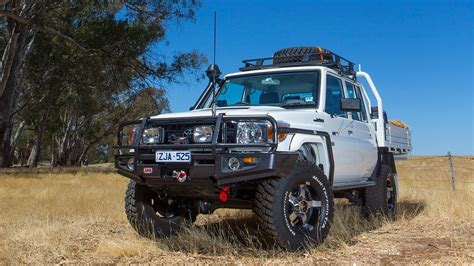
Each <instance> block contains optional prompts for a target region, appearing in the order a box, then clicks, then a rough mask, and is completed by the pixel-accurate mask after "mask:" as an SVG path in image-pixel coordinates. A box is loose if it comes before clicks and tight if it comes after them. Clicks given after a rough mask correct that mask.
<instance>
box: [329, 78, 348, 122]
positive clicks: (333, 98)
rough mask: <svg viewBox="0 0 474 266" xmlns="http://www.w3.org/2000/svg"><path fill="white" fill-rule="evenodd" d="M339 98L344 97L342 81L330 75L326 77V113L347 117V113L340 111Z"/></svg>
mask: <svg viewBox="0 0 474 266" xmlns="http://www.w3.org/2000/svg"><path fill="white" fill-rule="evenodd" d="M341 98H344V93H343V89H342V81H341V80H340V79H338V78H336V77H333V76H331V75H327V77H326V108H325V111H326V113H328V114H332V115H337V116H342V117H347V113H346V112H343V111H341Z"/></svg>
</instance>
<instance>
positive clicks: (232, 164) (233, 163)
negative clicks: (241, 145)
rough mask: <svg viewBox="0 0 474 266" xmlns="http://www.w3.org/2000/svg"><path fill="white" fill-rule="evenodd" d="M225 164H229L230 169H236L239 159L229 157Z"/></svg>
mask: <svg viewBox="0 0 474 266" xmlns="http://www.w3.org/2000/svg"><path fill="white" fill-rule="evenodd" d="M227 165H228V166H229V169H230V170H232V171H237V170H239V168H240V160H239V159H238V158H235V157H231V158H230V159H229V162H228V163H227Z"/></svg>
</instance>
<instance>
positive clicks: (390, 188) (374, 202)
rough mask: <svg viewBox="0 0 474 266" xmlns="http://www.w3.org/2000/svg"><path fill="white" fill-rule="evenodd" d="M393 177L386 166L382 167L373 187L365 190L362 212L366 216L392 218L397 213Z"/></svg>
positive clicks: (395, 189)
mask: <svg viewBox="0 0 474 266" xmlns="http://www.w3.org/2000/svg"><path fill="white" fill-rule="evenodd" d="M396 185H397V184H396V181H395V175H394V174H393V173H392V170H391V168H390V167H389V166H387V165H382V168H381V169H380V175H379V176H378V177H377V179H376V180H375V186H372V187H368V188H366V189H365V199H364V208H363V210H364V212H365V213H366V214H367V215H387V216H388V217H393V216H394V215H395V213H396V211H397V197H398V195H397V188H396Z"/></svg>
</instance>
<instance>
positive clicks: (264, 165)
mask: <svg viewBox="0 0 474 266" xmlns="http://www.w3.org/2000/svg"><path fill="white" fill-rule="evenodd" d="M154 156H155V155H154V154H140V155H138V162H137V164H136V165H135V167H134V170H133V171H132V170H130V169H128V166H127V164H126V162H127V161H128V160H129V159H130V158H131V157H133V155H117V156H116V164H115V166H116V168H117V169H118V172H119V173H120V174H122V175H124V176H126V177H128V178H131V179H134V180H136V181H140V182H145V183H148V184H150V185H191V184H192V185H196V186H223V185H229V184H235V183H240V182H248V181H254V180H257V179H263V178H269V177H284V176H287V175H288V174H289V173H290V171H291V170H292V169H293V167H294V164H295V162H296V158H297V157H298V154H297V153H295V152H264V153H259V152H252V153H249V152H245V153H243V152H242V153H238V152H232V153H217V154H215V155H214V154H212V153H209V154H206V153H200V152H191V158H192V159H191V162H190V163H156V162H153V160H154ZM231 157H236V158H238V159H242V158H243V157H254V158H256V163H255V164H252V165H248V166H244V167H242V168H241V169H239V170H235V171H233V170H231V169H229V167H228V163H227V162H228V160H229V159H230V158H231ZM173 171H185V172H186V173H187V174H188V175H189V180H187V181H185V182H183V183H180V182H178V181H177V180H176V178H174V177H173V175H172V174H171V173H172V172H173Z"/></svg>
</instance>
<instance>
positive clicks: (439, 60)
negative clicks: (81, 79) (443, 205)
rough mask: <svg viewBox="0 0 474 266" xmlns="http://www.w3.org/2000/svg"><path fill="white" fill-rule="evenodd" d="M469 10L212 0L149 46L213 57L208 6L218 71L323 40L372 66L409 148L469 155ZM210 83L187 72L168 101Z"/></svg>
mask: <svg viewBox="0 0 474 266" xmlns="http://www.w3.org/2000/svg"><path fill="white" fill-rule="evenodd" d="M473 10H474V5H473V2H472V1H390V2H389V1H310V0H308V1H302V0H301V1H299V0H296V1H263V0H253V1H236V0H226V1H222V0H221V1H217V0H210V1H205V2H204V3H203V5H202V7H201V8H200V9H199V10H198V11H197V16H196V20H195V21H194V22H180V23H179V24H172V25H170V27H169V29H168V32H167V45H166V46H157V47H156V48H155V49H160V51H159V52H164V53H166V54H168V55H170V56H171V55H172V54H174V53H177V52H179V51H189V50H192V49H196V50H198V51H200V52H202V53H203V54H205V55H207V56H208V58H209V62H212V47H213V14H214V11H216V12H217V56H216V57H217V64H218V65H219V67H220V69H221V71H222V72H223V73H224V74H227V73H232V72H236V71H238V68H239V67H241V66H242V63H241V61H242V60H244V59H252V58H258V57H271V56H272V54H273V52H274V51H276V50H278V49H281V48H285V47H293V46H321V47H324V48H326V49H329V50H331V51H333V52H335V53H337V54H339V55H341V56H343V57H345V58H348V59H349V60H351V61H353V62H354V63H356V64H361V65H362V70H363V71H365V72H368V73H369V74H370V75H371V77H372V79H373V80H374V82H375V85H376V86H377V88H378V90H379V92H380V94H381V96H382V99H383V101H384V107H385V110H386V111H387V113H388V117H389V119H399V120H402V121H404V122H405V123H407V124H408V125H410V127H411V129H412V135H413V136H412V141H413V154H414V155H441V154H446V153H447V152H448V151H450V152H452V153H453V154H459V155H472V154H474V148H473V142H474V131H473V123H474V119H473V118H474V117H473V116H474V107H473V101H474V96H473V89H474V71H473V70H474V69H473V61H474V52H473V50H474V43H473V28H474V16H473ZM206 68H207V65H205V66H203V71H204V70H205V69H206ZM206 84H207V80H206V79H204V80H201V81H197V80H196V78H195V76H189V75H188V76H186V77H184V78H183V82H181V83H180V84H169V86H168V87H167V96H168V98H169V101H170V108H171V111H172V112H182V111H187V110H188V109H189V107H190V106H192V105H193V104H194V102H195V101H196V99H197V98H198V97H199V95H200V94H201V92H202V91H203V89H204V88H205V86H206Z"/></svg>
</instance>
